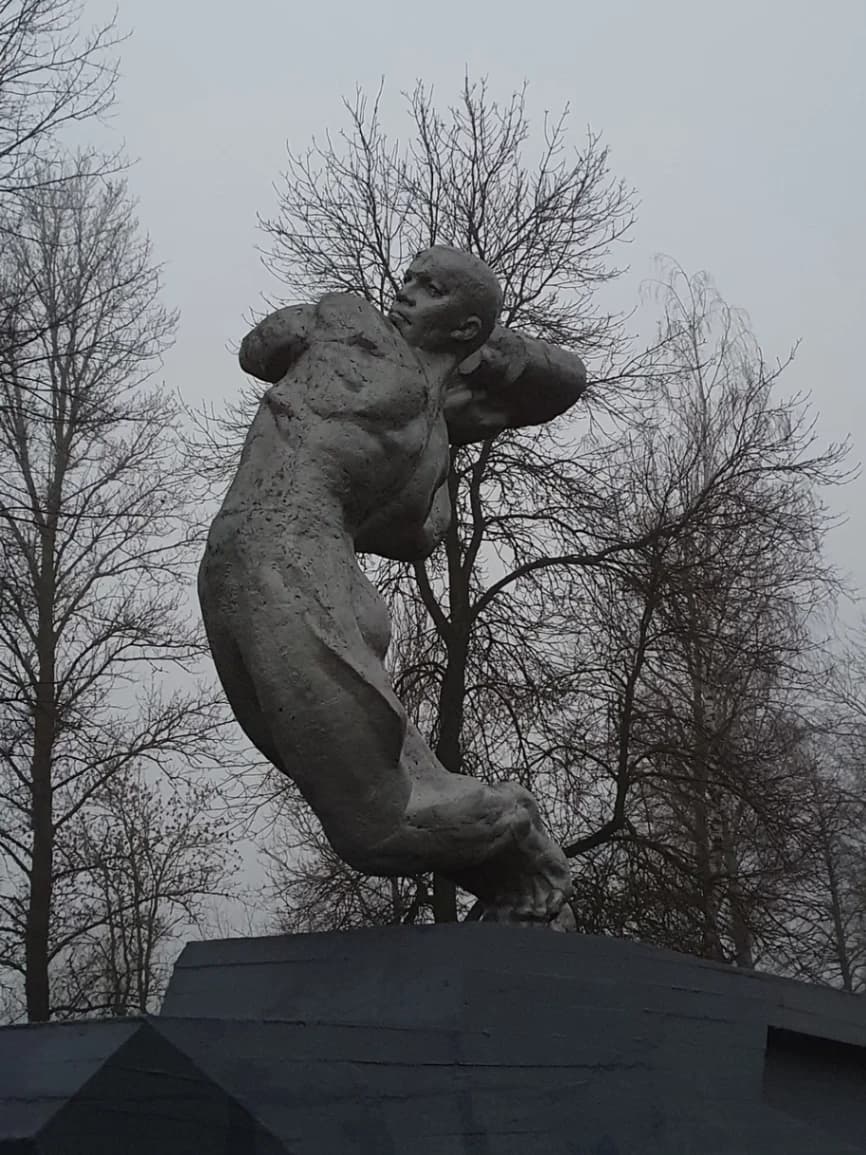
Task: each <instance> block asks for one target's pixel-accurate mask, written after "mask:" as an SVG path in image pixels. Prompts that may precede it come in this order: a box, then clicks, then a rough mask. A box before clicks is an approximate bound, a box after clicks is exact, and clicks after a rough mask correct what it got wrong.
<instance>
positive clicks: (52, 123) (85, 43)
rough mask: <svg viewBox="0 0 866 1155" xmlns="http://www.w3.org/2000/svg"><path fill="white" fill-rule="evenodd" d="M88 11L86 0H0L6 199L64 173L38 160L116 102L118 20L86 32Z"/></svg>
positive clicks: (1, 161) (0, 134)
mask: <svg viewBox="0 0 866 1155" xmlns="http://www.w3.org/2000/svg"><path fill="white" fill-rule="evenodd" d="M83 15H84V11H83V5H82V3H81V2H80V0H0V200H2V199H3V198H5V197H7V196H8V195H9V194H10V193H16V192H19V191H23V190H26V189H28V188H30V187H32V186H33V184H34V182H35V181H56V180H58V179H63V176H64V173H63V170H62V169H56V170H46V169H45V168H44V167H37V166H34V162H35V161H45V160H46V159H50V158H51V157H52V156H53V155H54V151H55V149H56V146H57V142H58V137H59V136H60V135H61V134H62V132H63V130H64V129H65V128H66V127H68V126H69V125H71V124H73V123H75V122H80V121H82V120H87V119H88V118H90V117H95V116H100V115H101V114H102V113H104V112H106V111H107V109H108V108H109V106H110V105H111V102H112V100H113V98H114V83H115V80H116V65H115V62H114V60H113V59H112V57H111V52H112V50H113V49H114V48H115V47H116V45H117V43H118V37H117V34H116V30H115V23H114V21H113V20H111V21H109V22H108V23H107V24H104V25H102V26H101V27H97V28H93V29H92V30H90V31H85V30H84V29H83V28H82V17H83ZM0 228H2V227H0ZM0 235H2V231H0Z"/></svg>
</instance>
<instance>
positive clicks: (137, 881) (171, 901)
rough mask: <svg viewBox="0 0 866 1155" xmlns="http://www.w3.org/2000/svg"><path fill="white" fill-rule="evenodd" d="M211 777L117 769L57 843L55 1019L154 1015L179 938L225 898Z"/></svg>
mask: <svg viewBox="0 0 866 1155" xmlns="http://www.w3.org/2000/svg"><path fill="white" fill-rule="evenodd" d="M217 789H218V787H217V784H216V783H214V782H204V781H200V782H192V781H187V780H186V779H185V778H183V777H181V776H180V775H178V776H175V777H173V778H172V780H171V782H170V783H167V782H166V781H164V780H163V781H153V779H152V776H151V775H148V774H147V773H145V772H143V771H142V770H141V769H140V768H138V767H132V768H131V769H130V770H128V771H124V772H122V773H121V774H118V775H115V776H113V777H112V778H110V779H109V781H108V782H107V783H106V786H105V788H104V789H103V790H102V791H100V792H99V793H98V794H97V795H95V796H94V798H93V800H92V802H91V804H90V805H88V806H87V807H86V808H85V809H84V810H82V811H80V812H79V814H78V816H77V818H76V820H75V822H74V823H72V824H71V826H70V829H69V830H68V832H66V834H65V836H64V838H63V840H62V845H61V846H60V847H59V848H58V849H59V855H58V862H57V866H56V868H55V881H56V890H55V900H56V907H57V911H58V916H57V919H56V924H57V933H56V939H55V944H56V945H59V944H60V943H61V942H62V941H63V939H64V937H67V938H68V940H69V946H68V947H66V948H65V949H62V950H59V951H58V953H57V955H56V957H55V960H54V966H55V972H56V980H55V995H54V1007H53V1011H54V1014H55V1015H70V1016H80V1015H84V1014H88V1015H89V1014H97V1013H101V1014H106V1013H107V1014H111V1015H128V1014H138V1013H145V1012H148V1011H154V1010H155V1009H156V1007H157V1004H158V1002H159V1000H160V999H161V997H162V994H163V992H164V989H165V986H166V984H167V982H168V979H169V977H170V973H171V966H172V963H173V961H174V955H175V953H176V950H177V947H178V945H179V943H180V942H181V941H182V936H183V935H185V934H188V933H189V932H190V931H192V930H193V929H199V930H205V929H207V925H208V918H209V916H210V915H211V913H212V902H213V900H215V899H222V898H227V897H231V896H232V884H231V881H230V878H231V870H230V866H231V865H233V863H234V860H235V857H236V856H235V854H234V851H233V850H232V849H231V841H230V834H231V825H232V824H231V822H230V821H229V820H228V818H227V817H226V815H225V813H224V812H222V813H221V812H220V807H219V805H218V801H219V800H218V798H217V797H216V792H217Z"/></svg>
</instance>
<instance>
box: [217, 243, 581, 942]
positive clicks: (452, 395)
mask: <svg viewBox="0 0 866 1155" xmlns="http://www.w3.org/2000/svg"><path fill="white" fill-rule="evenodd" d="M500 306H501V291H500V288H499V285H498V283H497V281H496V279H495V277H494V276H493V274H492V272H491V271H490V269H489V268H488V267H487V266H486V265H485V264H483V262H481V261H479V260H478V259H477V258H475V257H472V256H470V255H469V254H466V253H460V252H458V251H456V250H453V249H446V248H434V249H429V250H427V251H426V252H424V253H421V254H420V255H419V256H418V257H417V258H416V260H415V261H413V263H412V265H411V266H410V268H409V270H408V272H407V274H406V279H405V282H404V285H403V288H402V290H401V291H400V292H399V293H398V294H397V297H396V299H395V302H394V306H393V309H392V311H391V313H390V314H389V318H387V319H386V318H385V317H383V316H382V315H381V313H379V312H378V311H377V310H376V309H374V308H373V307H372V306H371V305H369V304H368V303H367V302H365V301H364V300H363V299H361V298H360V297H357V296H354V295H353V294H348V293H345V294H329V295H327V296H325V297H323V298H322V299H321V300H320V301H319V302H318V304H317V305H301V306H295V307H290V308H286V309H280V310H278V311H277V312H276V313H273V314H271V315H270V316H269V317H266V318H265V319H264V320H263V321H262V322H261V323H260V324H259V325H257V326H256V328H255V329H254V330H253V331H252V332H251V333H250V334H248V336H247V337H246V338H245V340H244V342H243V344H242V346H241V354H240V361H241V366H242V367H243V368H244V369H245V370H246V371H247V372H248V373H252V374H253V375H254V376H256V377H258V378H259V379H261V380H263V381H266V382H268V383H269V385H270V388H269V389H268V390H267V391H266V392H265V394H264V396H263V398H262V401H261V404H260V407H259V410H258V413H257V415H256V417H255V419H254V421H253V423H252V426H251V427H250V430H249V432H248V434H247V438H246V442H245V444H244V448H243V452H242V454H241V459H240V464H239V467H238V471H237V474H236V476H235V478H234V481H233V482H232V485H231V487H230V489H229V492H228V494H227V495H226V498H225V501H224V502H223V506H222V508H221V510H220V512H219V513H218V515H217V517H216V518H215V520H214V522H213V525H212V526H211V530H210V534H209V536H208V542H207V547H206V551H205V556H204V558H203V560H202V563H201V568H200V572H199V597H200V601H201V606H202V612H203V616H204V622H205V626H206V629H207V633H208V638H209V641H210V645H211V649H212V651H213V655H214V659H215V662H216V666H217V671H218V673H219V676H220V679H221V681H222V684H223V687H224V689H225V692H226V695H227V697H228V700H229V702H230V704H231V706H232V709H233V710H234V712H235V715H236V716H237V718H238V721H239V722H240V724H241V726H242V727H243V729H244V731H245V732H246V734H247V736H248V737H249V739H250V741H251V742H252V743H253V744H254V745H255V746H256V747H257V748H258V749H259V750H260V751H261V753H262V754H263V755H264V756H265V757H266V758H267V759H268V760H269V761H270V762H272V763H273V765H274V766H276V767H277V769H279V770H281V771H282V772H283V773H285V774H287V775H288V776H289V777H290V778H292V779H293V780H294V782H295V783H296V784H297V786H298V787H299V789H300V790H301V792H302V794H303V795H304V797H305V798H306V799H307V801H308V802H309V804H310V805H311V806H312V808H313V810H314V811H315V812H316V814H317V815H318V817H319V819H320V821H321V822H322V825H323V828H324V831H325V833H326V835H327V837H328V839H329V840H330V842H331V844H332V845H333V847H334V849H335V850H336V852H337V853H338V854H339V855H340V856H341V857H342V858H343V859H345V861H346V862H348V863H349V864H350V865H352V866H354V867H356V868H357V869H359V870H362V871H364V872H366V873H369V874H380V875H396V874H414V873H418V872H421V871H428V870H435V871H438V872H439V873H442V874H445V875H448V876H450V877H451V878H453V879H454V880H455V881H456V882H457V883H458V884H459V885H461V886H463V887H464V888H465V889H467V890H469V891H470V892H472V893H474V894H475V895H477V896H478V897H479V898H481V899H482V901H483V903H484V904H485V906H486V907H487V910H488V912H489V915H490V916H491V917H495V918H502V919H507V920H511V919H516V920H526V921H538V922H547V921H550V920H551V919H553V918H554V917H555V916H556V915H557V913H558V911H559V910H560V908H561V907H562V905H563V903H564V902H565V900H566V898H567V897H568V894H569V893H570V885H571V884H570V873H569V869H568V864H567V861H566V859H565V857H564V855H563V854H562V851H561V849H560V848H559V847H558V846H557V845H556V844H555V843H554V842H553V841H552V840H551V839H550V837H549V836H548V835H547V833H546V831H545V829H544V827H543V824H542V822H541V819H540V817H539V814H538V809H537V807H536V805H535V802H534V800H533V799H532V797H531V795H530V794H529V793H528V792H527V791H525V790H524V789H523V788H521V787H519V786H517V785H515V784H512V783H503V784H499V785H495V786H489V785H487V784H485V783H482V782H479V781H478V780H476V779H474V778H470V777H467V776H464V775H459V774H452V773H450V772H449V771H447V770H446V769H445V768H444V767H443V766H442V765H441V764H440V763H439V762H438V761H437V760H436V758H435V757H434V755H433V754H432V752H431V751H430V749H429V748H428V746H427V745H426V743H425V742H424V740H423V738H422V737H421V734H420V733H419V732H418V730H417V729H416V727H415V726H414V725H412V723H411V722H410V721H409V719H408V718H407V716H406V712H405V710H404V709H403V707H402V705H401V703H400V702H399V700H398V699H397V697H396V696H395V694H394V691H393V689H392V687H391V684H390V681H389V679H388V675H387V672H386V670H385V666H384V657H385V652H386V650H387V647H388V642H389V637H390V622H389V617H388V612H387V608H386V606H385V604H384V602H383V601H382V599H381V598H380V597H379V595H378V593H377V592H376V590H375V588H374V587H373V586H372V585H371V584H370V582H369V581H368V580H367V579H366V578H365V577H364V575H363V573H362V571H361V570H360V568H359V566H358V563H357V559H356V552H372V553H377V554H380V555H382V556H385V557H396V558H400V559H403V560H413V559H420V558H423V557H426V556H427V555H428V554H429V553H430V552H431V551H432V550H433V549H434V548H435V547H436V545H437V544H438V542H439V541H440V540H441V538H442V536H443V535H444V532H445V530H446V528H447V524H448V502H447V491H446V488H445V481H446V478H447V473H448V466H449V450H448V446H449V436H450V440H451V441H452V442H457V443H465V442H468V441H472V440H480V439H483V438H486V437H489V436H492V435H494V434H495V433H497V432H499V431H500V430H502V429H504V428H506V427H509V426H512V427H514V426H518V425H525V424H534V423H540V422H542V421H545V420H549V419H550V418H551V417H553V416H555V415H556V414H557V413H560V412H562V411H563V410H565V409H566V408H567V407H568V406H569V405H570V404H571V403H572V402H573V401H574V400H576V398H577V396H578V395H579V394H580V393H581V392H582V390H583V388H584V387H585V373H584V371H583V366H582V365H581V363H580V361H579V360H578V359H577V358H576V357H574V356H573V355H571V354H567V353H564V352H562V351H559V350H554V349H552V347H550V346H546V345H545V344H544V343H543V342H532V341H531V340H530V339H528V338H522V337H519V336H517V335H514V334H510V333H508V332H507V331H506V330H503V329H500V328H495V322H496V316H497V314H498V311H499V308H500ZM485 342H487V343H488V344H487V345H486V347H485ZM479 351H480V357H479V356H478V355H477V354H478V353H479ZM471 354H476V357H475V358H474V363H473V361H472V359H471V357H470V355H471ZM467 358H470V360H469V361H467ZM460 365H462V366H463V371H462V372H461V373H457V372H456V370H457V368H458V366H460Z"/></svg>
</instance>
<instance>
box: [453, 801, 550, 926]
mask: <svg viewBox="0 0 866 1155" xmlns="http://www.w3.org/2000/svg"><path fill="white" fill-rule="evenodd" d="M499 789H501V790H502V792H503V793H505V792H508V793H509V794H510V795H511V798H512V816H511V830H512V839H511V841H510V843H509V845H508V846H507V847H506V848H504V849H503V850H501V851H500V852H498V853H497V854H495V855H494V856H492V857H491V858H488V859H487V860H486V861H484V862H483V863H481V864H480V865H479V866H477V867H474V868H472V869H470V870H466V871H463V872H461V873H460V874H459V875H456V876H455V877H454V881H455V882H456V883H457V885H458V886H461V887H463V889H464V890H468V891H470V892H471V893H472V894H475V895H477V896H478V898H480V899H481V901H482V902H483V903H484V906H485V912H484V915H483V916H482V917H483V918H484V919H485V921H496V922H507V923H520V924H523V925H533V924H535V925H541V926H547V925H549V924H550V923H551V921H552V920H553V919H555V918H556V917H557V916H558V915H559V913H560V911H561V910H562V908H563V905H564V904H565V902H566V901H567V899H568V898H569V897H570V896H571V893H572V883H571V870H570V868H569V865H568V859H567V858H566V857H565V855H564V854H563V852H562V849H561V847H559V846H558V845H557V844H556V843H555V842H554V841H553V839H552V838H551V837H550V836H549V835H548V834H547V832H546V830H545V829H544V825H543V823H542V821H541V817H540V815H539V813H538V807H537V806H536V804H535V800H534V799H533V798H532V795H531V794H529V793H528V792H527V791H526V790H523V789H522V787H519V786H515V785H514V784H513V783H504V784H503V785H502V786H501V787H500V788H499Z"/></svg>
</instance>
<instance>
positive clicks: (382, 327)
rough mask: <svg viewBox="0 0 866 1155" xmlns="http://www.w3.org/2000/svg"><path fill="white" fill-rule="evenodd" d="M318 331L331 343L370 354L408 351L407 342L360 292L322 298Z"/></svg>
mask: <svg viewBox="0 0 866 1155" xmlns="http://www.w3.org/2000/svg"><path fill="white" fill-rule="evenodd" d="M316 330H317V333H321V334H322V335H323V336H325V335H327V336H328V337H329V338H330V339H331V340H337V341H343V342H344V343H346V344H349V345H357V346H360V347H361V348H365V349H367V350H368V351H369V352H371V353H379V354H381V355H389V356H393V355H394V354H395V353H399V354H401V355H403V354H404V353H407V352H408V346H407V345H406V342H405V341H404V340H403V338H402V337H401V336H400V334H399V332H398V331H397V329H396V328H395V327H394V326H393V325H392V324H391V322H390V321H389V320H388V319H387V317H385V316H384V315H383V314H382V313H381V312H380V311H379V309H377V308H376V306H375V305H373V304H371V303H370V302H369V301H368V300H366V299H365V298H364V297H361V296H359V295H358V294H357V293H326V294H325V296H324V297H321V298H320V299H319V301H318V304H317V305H316Z"/></svg>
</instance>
